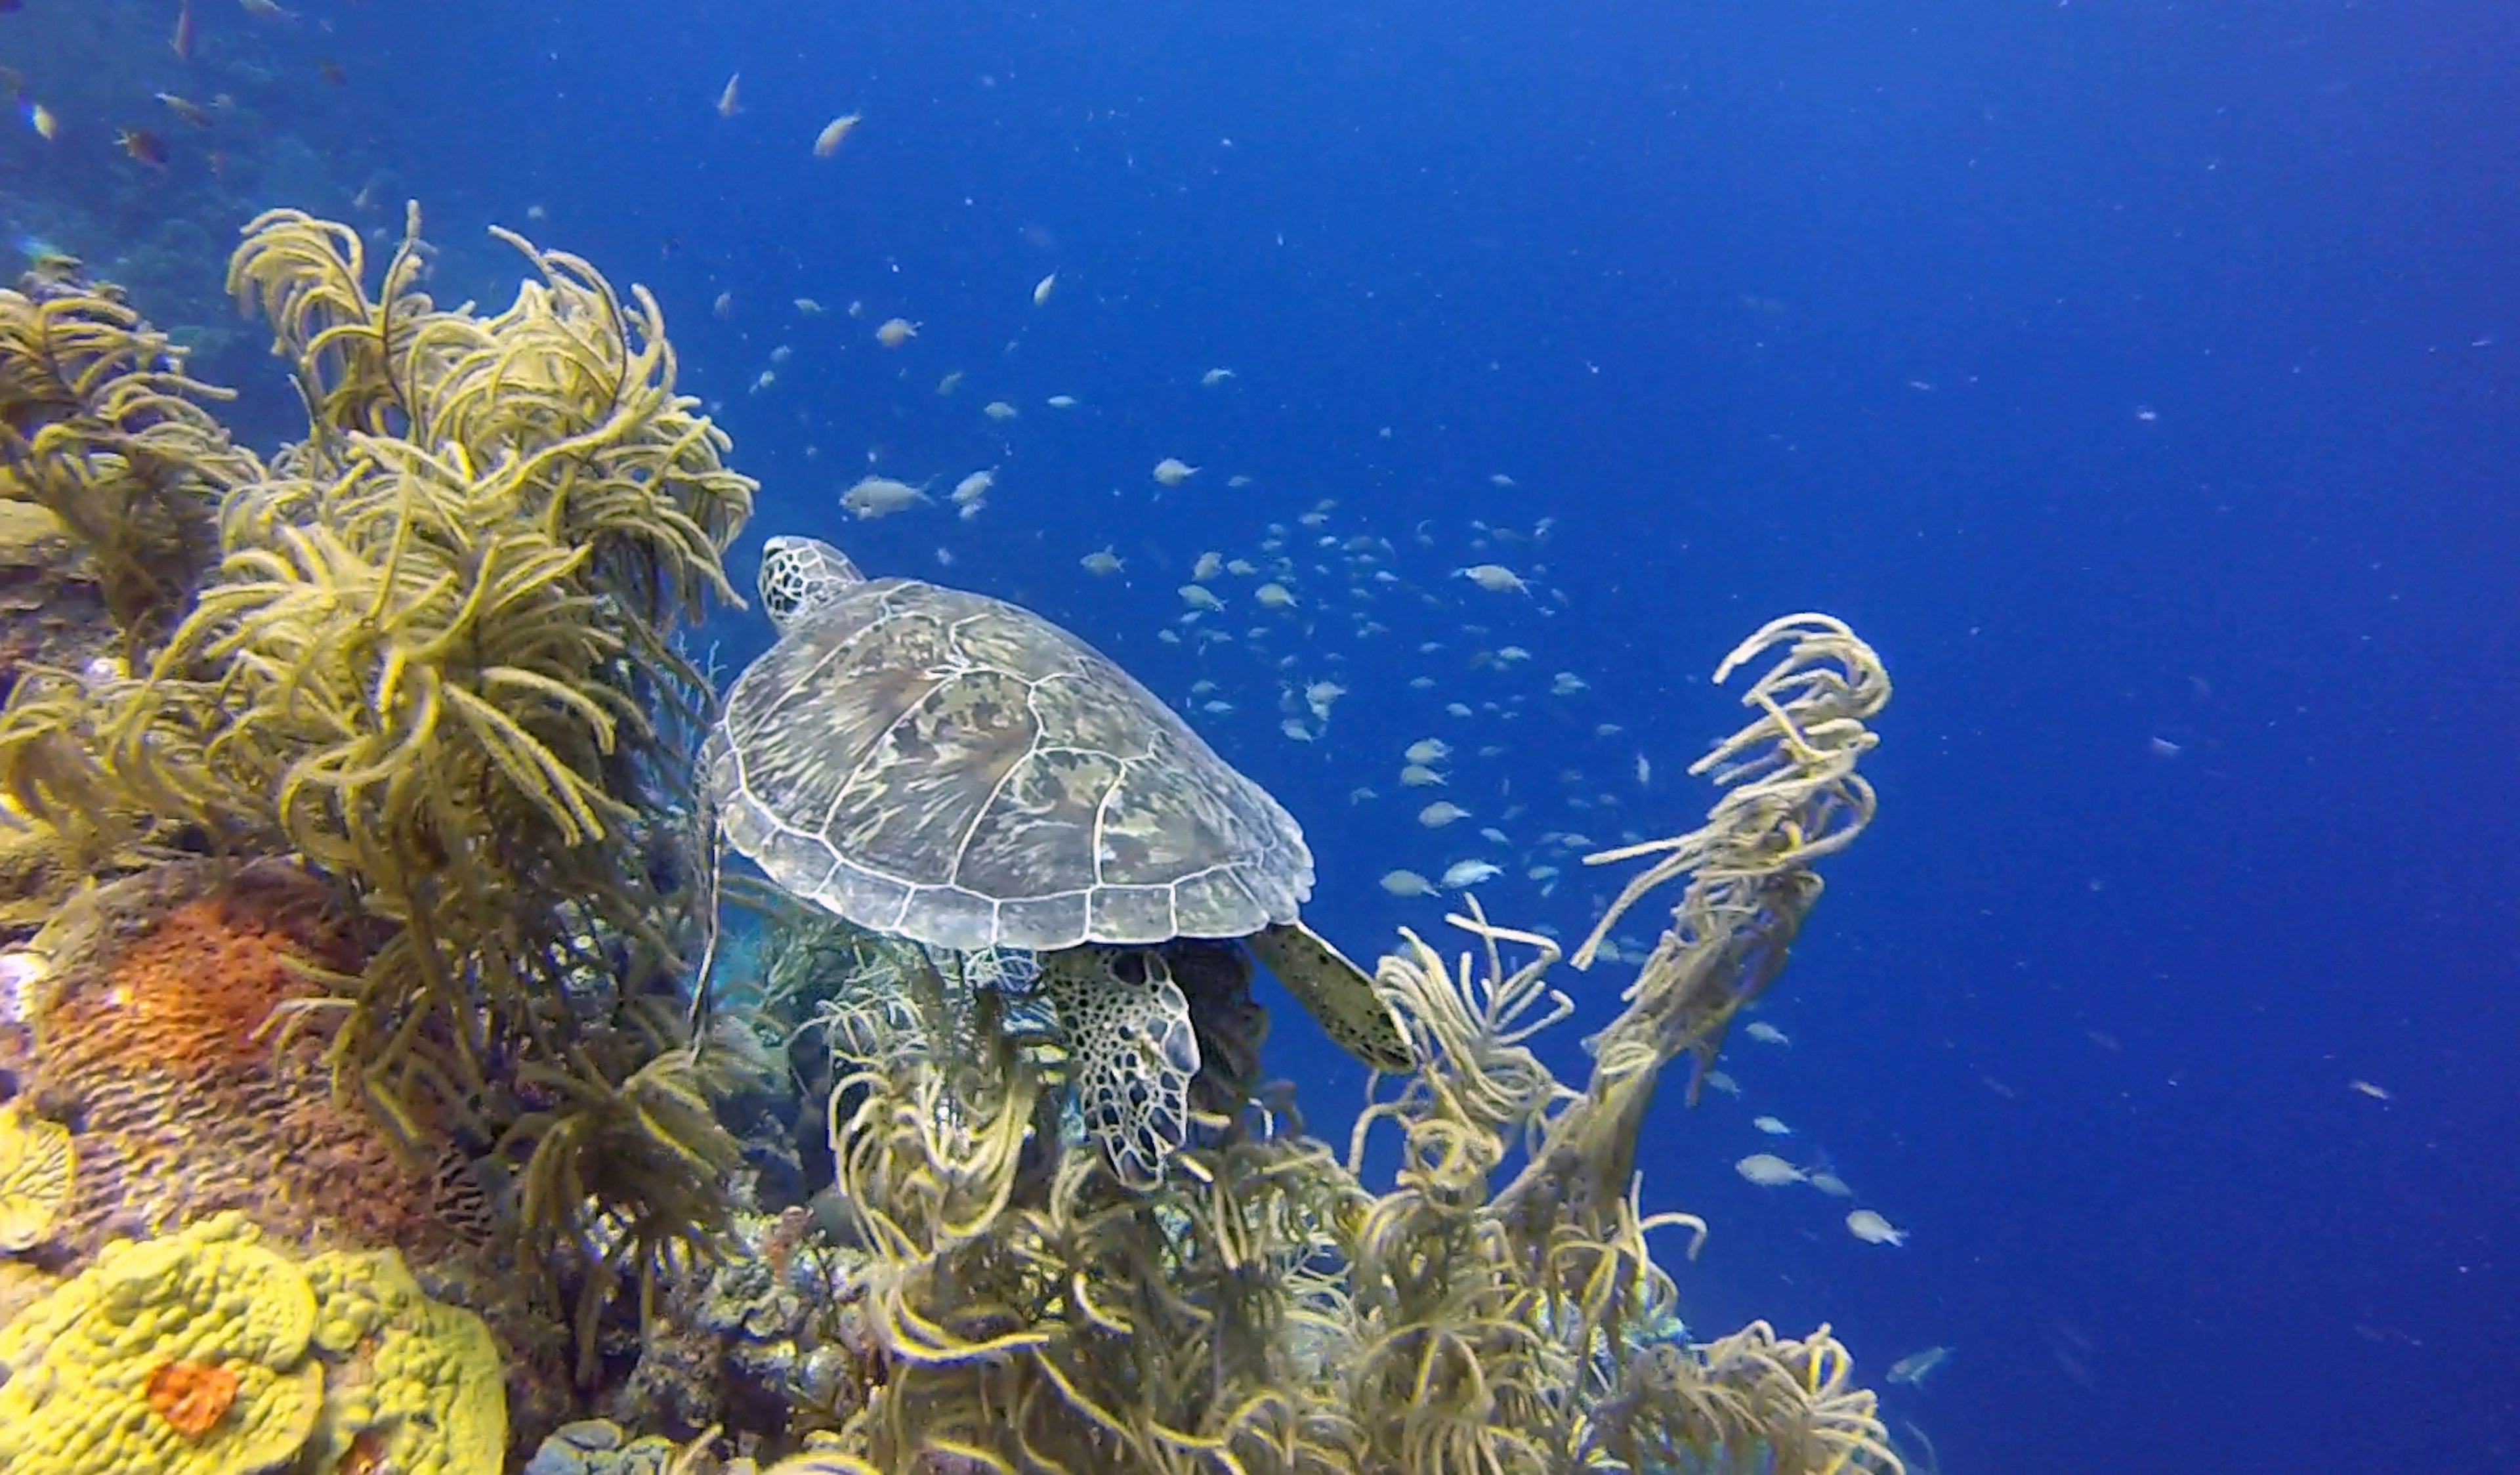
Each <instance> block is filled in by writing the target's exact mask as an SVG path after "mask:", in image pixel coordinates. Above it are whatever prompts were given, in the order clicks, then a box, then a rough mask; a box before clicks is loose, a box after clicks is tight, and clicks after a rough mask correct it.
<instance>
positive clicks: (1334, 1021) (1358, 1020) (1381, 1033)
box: [1250, 922, 1418, 1075]
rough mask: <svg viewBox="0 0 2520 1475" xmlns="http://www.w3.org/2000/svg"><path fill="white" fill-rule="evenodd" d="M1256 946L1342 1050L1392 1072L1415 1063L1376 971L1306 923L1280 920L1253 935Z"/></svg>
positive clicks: (1399, 1070)
mask: <svg viewBox="0 0 2520 1475" xmlns="http://www.w3.org/2000/svg"><path fill="white" fill-rule="evenodd" d="M1250 942H1251V950H1252V951H1253V952H1256V953H1258V954H1260V961H1262V962H1264V963H1266V964H1268V965H1269V971H1270V972H1272V973H1274V974H1276V975H1278V982H1280V983H1282V984H1283V985H1285V986H1286V991H1287V992H1289V993H1291V994H1293V995H1295V1001H1296V1002H1297V1003H1299V1004H1302V1005H1303V1006H1304V1009H1305V1012H1307V1013H1309V1014H1311V1015H1312V1016H1313V1018H1315V1019H1317V1020H1319V1021H1321V1026H1322V1029H1323V1030H1324V1031H1325V1032H1327V1033H1328V1036H1329V1037H1330V1038H1331V1040H1332V1041H1333V1042H1335V1043H1336V1044H1337V1045H1338V1047H1339V1048H1340V1049H1342V1050H1345V1051H1347V1052H1348V1053H1349V1054H1351V1055H1354V1056H1355V1057H1356V1058H1357V1059H1359V1060H1362V1061H1364V1062H1365V1063H1366V1064H1367V1065H1370V1066H1372V1067H1373V1068H1374V1069H1375V1070H1377V1071H1386V1072H1389V1073H1391V1074H1393V1075H1398V1074H1400V1073H1401V1072H1404V1071H1408V1070H1411V1069H1413V1068H1415V1067H1416V1065H1417V1063H1418V1061H1417V1057H1416V1056H1415V1055H1413V1054H1412V1053H1411V1052H1410V1049H1409V1037H1408V1036H1407V1035H1406V1034H1405V1033H1403V1032H1402V1030H1401V1028H1400V1019H1399V1016H1397V1015H1395V1014H1393V1013H1392V1012H1391V1006H1390V1005H1389V1004H1386V1003H1384V1002H1383V1001H1382V995H1380V994H1378V993H1376V992H1374V991H1373V975H1371V974H1369V973H1367V972H1366V971H1365V970H1364V969H1362V968H1359V967H1358V966H1357V965H1356V964H1354V963H1352V962H1349V961H1348V958H1347V954H1345V953H1343V952H1341V951H1339V950H1338V949H1337V948H1335V947H1333V946H1331V945H1329V940H1328V939H1327V938H1325V937H1323V936H1322V935H1321V934H1320V933H1318V932H1315V931H1313V930H1312V929H1311V928H1309V927H1307V926H1305V925H1304V924H1303V923H1301V922H1281V923H1278V924H1276V925H1274V926H1270V927H1264V928H1262V929H1260V930H1259V931H1258V932H1255V933H1253V934H1252V935H1251V939H1250Z"/></svg>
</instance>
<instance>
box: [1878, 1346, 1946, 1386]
mask: <svg viewBox="0 0 2520 1475" xmlns="http://www.w3.org/2000/svg"><path fill="white" fill-rule="evenodd" d="M1950 1360H1952V1349H1951V1348H1948V1347H1928V1348H1926V1349H1925V1350H1924V1351H1922V1352H1912V1353H1910V1354H1908V1355H1907V1356H1906V1357H1904V1358H1901V1359H1900V1360H1898V1361H1896V1362H1893V1363H1891V1364H1890V1371H1889V1372H1888V1374H1886V1376H1887V1377H1888V1379H1889V1381H1891V1382H1893V1383H1905V1384H1907V1385H1908V1386H1909V1387H1911V1388H1922V1387H1924V1386H1925V1379H1926V1378H1927V1377H1929V1376H1931V1375H1932V1374H1933V1371H1934V1369H1935V1368H1937V1367H1940V1366H1942V1365H1943V1364H1944V1363H1945V1362H1948V1361H1950Z"/></svg>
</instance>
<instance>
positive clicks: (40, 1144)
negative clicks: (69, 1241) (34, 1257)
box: [0, 1101, 78, 1250]
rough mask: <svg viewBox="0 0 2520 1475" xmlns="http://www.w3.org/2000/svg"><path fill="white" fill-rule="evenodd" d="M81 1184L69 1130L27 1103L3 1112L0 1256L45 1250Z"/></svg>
mask: <svg viewBox="0 0 2520 1475" xmlns="http://www.w3.org/2000/svg"><path fill="white" fill-rule="evenodd" d="M77 1182H78V1172H77V1162H76V1159H75V1157H74V1155H73V1154H72V1152H71V1150H70V1129H68V1128H67V1127H65V1126H63V1125H62V1124H61V1123H59V1122H48V1121H45V1120H44V1119H43V1118H41V1117H37V1116H34V1115H32V1114H30V1113H29V1112H28V1111H27V1110H26V1107H25V1103H24V1102H23V1101H12V1102H10V1103H8V1104H7V1105H5V1106H0V1250H31V1249H33V1248H34V1247H35V1246H37V1245H39V1244H42V1243H43V1242H44V1239H45V1237H46V1236H47V1235H48V1234H50V1233H51V1232H52V1227H53V1221H55V1220H56V1219H58V1218H60V1217H61V1212H62V1208H63V1206H64V1205H66V1204H67V1203H68V1202H69V1201H70V1191H71V1189H72V1188H74V1187H75V1186H76V1185H77Z"/></svg>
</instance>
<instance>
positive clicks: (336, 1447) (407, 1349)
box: [306, 1250, 508, 1475]
mask: <svg viewBox="0 0 2520 1475" xmlns="http://www.w3.org/2000/svg"><path fill="white" fill-rule="evenodd" d="M306 1276H307V1279H308V1281H309V1282H310V1283H312V1285H313V1286H314V1288H315V1294H316V1296H317V1297H318V1299H319V1301H320V1305H321V1311H320V1314H319V1316H318V1319H317V1325H316V1331H315V1342H316V1345H317V1346H318V1347H319V1348H321V1349H322V1350H323V1352H324V1353H325V1354H327V1355H328V1356H330V1357H334V1358H338V1359H341V1360H344V1362H345V1364H346V1365H344V1366H343V1367H342V1368H341V1369H340V1370H339V1371H338V1372H337V1375H336V1377H335V1378H334V1382H333V1389H332V1392H331V1395H330V1397H329V1398H328V1399H327V1401H326V1416H325V1428H324V1432H323V1434H322V1436H321V1438H322V1440H323V1442H324V1450H325V1453H324V1456H323V1458H322V1459H321V1460H320V1461H319V1468H322V1469H326V1470H330V1469H333V1468H335V1467H336V1466H337V1465H338V1464H340V1463H341V1461H342V1460H343V1458H344V1457H345V1456H346V1455H348V1454H349V1452H351V1450H352V1448H353V1447H354V1446H357V1445H360V1444H361V1443H362V1442H363V1439H364V1442H365V1443H366V1445H367V1446H368V1448H370V1449H373V1450H374V1451H375V1452H377V1453H379V1454H381V1455H382V1457H383V1464H382V1468H385V1469H390V1470H394V1471H398V1472H401V1475H497V1472H498V1470H499V1466H500V1461H501V1459H502V1457H503V1456H504V1454H505V1452H506V1451H507V1446H508V1395H507V1385H506V1371H505V1369H504V1367H503V1366H502V1365H501V1362H500V1358H499V1344H498V1342H497V1340H496V1339H494V1338H493V1337H492V1336H491V1335H490V1329H489V1328H488V1327H486V1326H484V1325H482V1324H481V1319H480V1318H479V1317H478V1316H475V1315H473V1314H472V1313H471V1312H468V1311H464V1310H462V1309H460V1308H457V1307H451V1306H442V1305H440V1304H438V1303H437V1302H434V1301H431V1300H429V1299H428V1296H427V1293H426V1292H424V1291H422V1290H421V1288H420V1283H419V1282H418V1281H416V1280H414V1279H413V1278H412V1275H411V1271H410V1270H409V1269H408V1268H405V1267H404V1265H403V1261H402V1257H401V1256H400V1255H398V1254H396V1253H394V1252H393V1251H391V1250H383V1251H379V1252H376V1253H373V1254H347V1253H343V1254H332V1255H319V1256H317V1257H316V1258H314V1259H313V1260H310V1261H308V1262H307V1264H306Z"/></svg>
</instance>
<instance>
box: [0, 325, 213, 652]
mask: <svg viewBox="0 0 2520 1475" xmlns="http://www.w3.org/2000/svg"><path fill="white" fill-rule="evenodd" d="M230 397H232V395H231V392H229V391H226V390H223V389H219V388H217V387H215V386H212V385H207V384H203V382H201V381H199V380H197V379H194V378H192V377H191V376H190V375H188V374H186V373H185V372H184V369H183V362H182V356H181V353H180V352H179V350H177V349H176V348H175V347H174V346H172V345H171V344H170V343H169V342H168V341H167V339H166V337H165V335H163V334H161V333H158V332H157V331H155V330H154V329H152V328H150V327H149V325H148V324H147V323H145V322H143V321H142V320H141V318H140V315H139V314H138V313H136V312H134V311H132V310H131V308H130V307H128V306H127V305H125V304H124V303H123V302H122V301H121V300H120V297H119V295H118V294H116V293H115V292H114V291H113V290H112V289H111V288H101V287H100V288H78V289H75V290H62V291H57V292H54V293H52V294H50V295H48V296H46V297H45V298H44V299H43V300H40V301H39V300H33V299H30V298H28V297H26V296H23V295H22V294H20V293H16V292H6V291H0V498H5V499H8V500H12V501H22V502H32V503H36V504H39V505H41V506H42V507H44V508H45V509H47V510H48V511H50V512H51V513H52V514H53V515H54V517H56V518H58V519H59V520H60V522H61V525H62V527H63V529H64V530H67V532H68V533H69V535H70V536H71V538H72V539H74V540H75V541H76V542H77V543H78V545H79V546H80V547H81V548H82V549H83V550H85V551H86V552H87V554H88V555H89V556H90V558H92V559H93V560H94V561H95V564H96V577H97V583H98V588H99V590H100V592H101V593H102V594H103V595H104V598H105V604H106V610H107V613H108V614H109V615H110V616H111V617H112V620H113V622H114V625H115V627H116V628H117V629H118V630H119V631H120V633H121V635H122V639H123V643H124V646H125V649H126V652H127V653H128V654H130V655H131V656H133V657H134V658H135V659H137V658H139V657H142V656H145V655H146V654H147V652H149V651H150V650H152V649H154V648H155V647H156V644H157V642H158V639H160V638H161V637H162V636H163V635H164V634H165V632H166V631H167V629H168V628H170V627H171V626H172V625H173V624H174V622H176V621H177V620H179V619H180V618H182V616H183V613H184V607H185V605H186V603H187V602H188V601H189V600H190V599H191V598H192V595H193V591H194V587H195V585H196V583H197V582H198V580H199V579H200V577H201V575H202V572H203V569H204V567H205V566H206V565H207V564H208V563H209V561H210V559H211V557H212V555H213V553H214V544H215V539H216V529H215V509H216V506H217V503H218V499H219V498H220V497H221V496H222V495H223V494H224V493H226V492H227V491H228V490H229V489H231V488H233V487H235V486H238V485H242V484H247V483H249V482H252V481H255V480H258V479H259V478H260V477H261V476H262V475H263V467H262V463H261V462H260V461H259V460H257V459H256V458H255V457H254V455H253V454H252V453H251V452H250V451H248V450H245V449H243V448H242V447H240V446H238V445H236V444H235V443H234V442H232V441H231V440H230V439H229V438H228V434H227V431H226V429H225V428H224V427H223V426H221V425H220V424H219V422H218V420H217V419H216V418H215V417H214V416H213V415H211V414H210V412H209V411H208V409H206V408H205V407H204V402H205V401H217V400H221V399H226V398H230Z"/></svg>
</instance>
